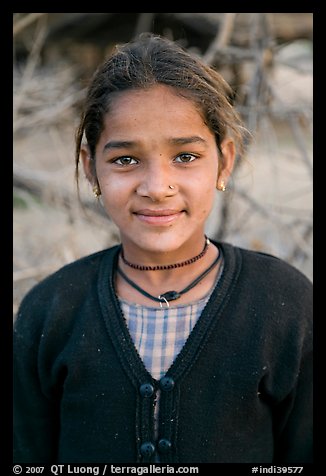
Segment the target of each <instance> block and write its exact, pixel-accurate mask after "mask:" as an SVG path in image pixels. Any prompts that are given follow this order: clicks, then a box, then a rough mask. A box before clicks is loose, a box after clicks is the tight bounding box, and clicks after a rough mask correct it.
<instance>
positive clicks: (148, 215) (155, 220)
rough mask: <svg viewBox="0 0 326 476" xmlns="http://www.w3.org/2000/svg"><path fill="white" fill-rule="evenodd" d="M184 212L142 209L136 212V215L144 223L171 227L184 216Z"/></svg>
mask: <svg viewBox="0 0 326 476" xmlns="http://www.w3.org/2000/svg"><path fill="white" fill-rule="evenodd" d="M183 213H184V210H181V211H180V210H173V209H163V210H151V209H147V208H146V209H142V210H137V211H136V212H134V215H135V216H136V217H137V218H138V219H139V220H140V221H142V222H143V223H147V224H150V225H170V224H171V223H173V222H174V221H176V220H177V219H178V218H180V216H181V215H183Z"/></svg>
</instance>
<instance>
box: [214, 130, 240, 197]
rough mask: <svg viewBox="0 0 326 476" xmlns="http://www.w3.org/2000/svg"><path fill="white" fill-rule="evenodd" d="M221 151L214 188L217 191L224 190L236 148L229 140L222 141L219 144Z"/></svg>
mask: <svg viewBox="0 0 326 476" xmlns="http://www.w3.org/2000/svg"><path fill="white" fill-rule="evenodd" d="M221 150H222V154H223V155H222V157H221V158H220V161H219V168H218V178H217V184H216V186H217V188H218V189H219V190H222V189H224V190H225V188H226V185H227V183H228V180H229V177H230V175H231V173H232V170H233V167H234V163H235V156H236V147H235V144H234V141H233V140H232V139H230V138H227V139H224V140H223V141H222V143H221Z"/></svg>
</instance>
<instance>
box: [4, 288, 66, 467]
mask: <svg viewBox="0 0 326 476" xmlns="http://www.w3.org/2000/svg"><path fill="white" fill-rule="evenodd" d="M41 318H42V306H38V305H37V299H36V298H35V296H34V297H33V294H31V295H28V296H27V297H26V298H25V300H24V301H23V303H22V305H21V307H20V310H19V312H18V315H17V319H16V321H15V325H14V335H13V338H14V344H13V345H14V354H13V380H14V387H13V410H14V462H15V463H33V464H38V463H54V462H56V458H57V456H56V455H57V442H58V432H59V415H58V407H57V403H56V401H57V399H55V398H53V397H51V396H50V395H46V393H45V392H44V391H43V389H42V385H41V382H40V377H39V347H40V342H41V340H42V336H43V334H42V325H41V322H42V319H41Z"/></svg>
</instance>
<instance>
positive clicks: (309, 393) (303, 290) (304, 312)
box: [274, 274, 313, 464]
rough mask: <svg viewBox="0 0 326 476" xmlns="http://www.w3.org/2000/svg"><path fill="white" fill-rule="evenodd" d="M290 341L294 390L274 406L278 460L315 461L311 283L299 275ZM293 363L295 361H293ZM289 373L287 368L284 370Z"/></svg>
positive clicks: (286, 344) (287, 343) (286, 361)
mask: <svg viewBox="0 0 326 476" xmlns="http://www.w3.org/2000/svg"><path fill="white" fill-rule="evenodd" d="M293 281H294V284H296V286H297V295H296V300H295V302H296V305H295V312H294V313H293V319H292V323H293V326H292V327H293V328H294V329H295V332H293V333H292V334H290V335H291V336H292V339H291V341H287V340H286V339H285V340H284V344H283V347H284V348H285V349H286V351H287V359H284V360H283V365H284V368H286V369H287V370H289V369H291V368H293V362H297V364H296V365H295V366H294V368H295V369H296V370H295V372H294V375H295V379H294V384H293V387H292V390H291V392H290V393H289V394H288V395H287V396H286V397H285V398H284V399H283V400H282V401H281V402H279V403H278V404H277V405H276V406H275V408H274V435H275V440H274V441H275V451H274V460H275V463H276V464H277V463H282V464H300V463H312V462H313V325H312V284H311V282H310V281H308V280H307V279H306V278H305V277H302V276H301V275H300V274H297V276H296V280H293ZM291 362H292V363H291ZM285 373H286V371H285Z"/></svg>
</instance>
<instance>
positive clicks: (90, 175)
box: [80, 144, 97, 187]
mask: <svg viewBox="0 0 326 476" xmlns="http://www.w3.org/2000/svg"><path fill="white" fill-rule="evenodd" d="M80 158H81V161H82V164H83V169H84V173H85V176H86V178H87V180H88V181H89V183H90V184H91V185H92V187H94V185H96V184H97V178H96V170H95V160H94V159H93V158H92V157H91V154H90V150H89V147H88V145H87V144H82V146H81V148H80Z"/></svg>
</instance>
